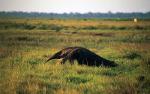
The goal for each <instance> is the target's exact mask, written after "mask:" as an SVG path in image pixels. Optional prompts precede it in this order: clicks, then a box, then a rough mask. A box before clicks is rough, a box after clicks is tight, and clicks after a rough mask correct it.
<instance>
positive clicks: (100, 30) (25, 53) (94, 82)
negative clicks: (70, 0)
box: [0, 19, 150, 94]
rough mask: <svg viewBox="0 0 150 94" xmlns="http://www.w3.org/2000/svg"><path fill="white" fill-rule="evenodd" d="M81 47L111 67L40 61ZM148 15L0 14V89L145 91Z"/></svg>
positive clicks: (102, 93)
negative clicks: (9, 16)
mask: <svg viewBox="0 0 150 94" xmlns="http://www.w3.org/2000/svg"><path fill="white" fill-rule="evenodd" d="M68 46H81V47H85V48H88V49H90V50H91V51H93V52H95V53H96V54H98V55H100V56H102V57H104V58H106V59H109V60H112V61H115V62H116V63H117V64H119V66H117V67H113V68H106V67H89V66H81V65H78V64H77V62H76V64H74V65H70V64H69V62H67V63H66V64H64V65H60V64H59V62H60V60H52V61H50V62H48V63H44V62H45V60H47V56H48V55H52V54H54V53H55V52H57V51H59V50H61V49H62V48H64V47H68ZM149 73H150V20H140V21H138V22H137V23H134V22H133V21H130V20H100V19H0V93H1V94H149V93H150V74H149Z"/></svg>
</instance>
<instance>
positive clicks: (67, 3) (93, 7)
mask: <svg viewBox="0 0 150 94" xmlns="http://www.w3.org/2000/svg"><path fill="white" fill-rule="evenodd" d="M0 11H24V12H54V13H64V12H66V13H70V12H80V13H87V12H108V11H111V12H149V11H150V0H0Z"/></svg>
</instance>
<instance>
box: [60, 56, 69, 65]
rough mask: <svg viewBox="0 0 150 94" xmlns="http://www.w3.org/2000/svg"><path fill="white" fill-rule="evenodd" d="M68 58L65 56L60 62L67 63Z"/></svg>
mask: <svg viewBox="0 0 150 94" xmlns="http://www.w3.org/2000/svg"><path fill="white" fill-rule="evenodd" d="M67 59H68V58H66V57H65V58H63V59H62V61H61V62H60V63H61V64H65V62H66V61H67Z"/></svg>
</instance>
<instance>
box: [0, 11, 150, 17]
mask: <svg viewBox="0 0 150 94" xmlns="http://www.w3.org/2000/svg"><path fill="white" fill-rule="evenodd" d="M0 18H104V19H105V18H106V19H109V18H110V19H111V18H117V19H118V18H121V19H122V18H124V19H126V18H140V19H149V18H150V12H147V13H140V12H134V13H122V12H118V13H112V12H108V13H92V12H89V13H84V14H82V13H61V14H59V13H39V12H0Z"/></svg>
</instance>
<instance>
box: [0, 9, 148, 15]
mask: <svg viewBox="0 0 150 94" xmlns="http://www.w3.org/2000/svg"><path fill="white" fill-rule="evenodd" d="M0 12H23V13H47V14H49V13H54V14H71V13H73V14H75V13H79V14H87V13H112V14H115V13H149V12H150V11H147V12H142V11H141V12H139V11H133V12H123V11H122V12H121V11H117V12H112V11H107V12H92V11H89V12H61V13H60V12H42V11H18V10H11V11H5V10H4V11H3V10H0Z"/></svg>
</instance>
